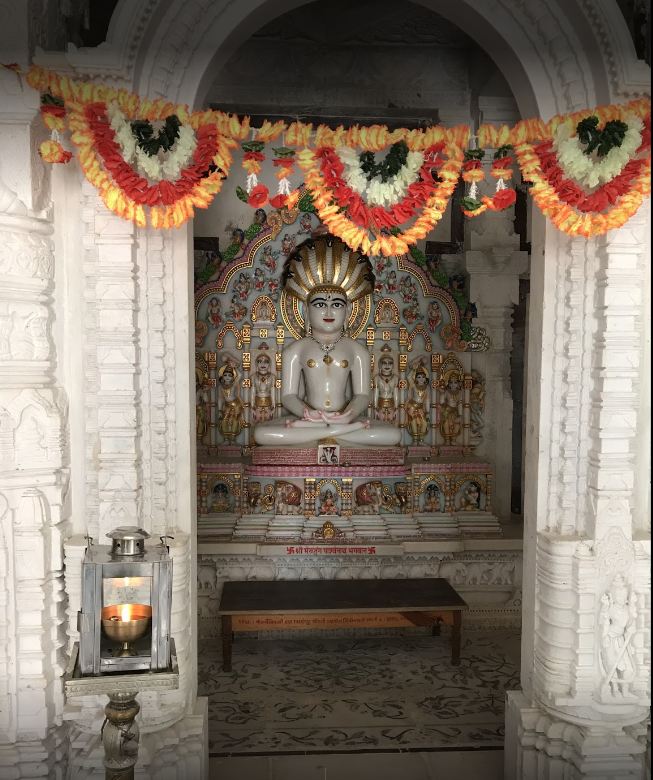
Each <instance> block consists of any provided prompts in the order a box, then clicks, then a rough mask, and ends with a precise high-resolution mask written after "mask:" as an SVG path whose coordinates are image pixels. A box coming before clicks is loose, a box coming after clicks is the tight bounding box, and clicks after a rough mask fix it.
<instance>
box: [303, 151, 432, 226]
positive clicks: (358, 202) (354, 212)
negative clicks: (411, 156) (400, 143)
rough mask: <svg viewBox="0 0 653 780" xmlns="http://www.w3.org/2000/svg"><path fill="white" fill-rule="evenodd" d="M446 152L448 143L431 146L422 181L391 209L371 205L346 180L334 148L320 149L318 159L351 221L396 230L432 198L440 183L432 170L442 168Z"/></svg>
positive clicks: (411, 188) (337, 200)
mask: <svg viewBox="0 0 653 780" xmlns="http://www.w3.org/2000/svg"><path fill="white" fill-rule="evenodd" d="M443 149H444V144H443V143H440V144H435V145H434V146H430V147H429V148H428V149H426V150H425V152H424V163H423V165H422V167H421V168H420V171H419V179H418V180H417V181H414V182H413V183H412V184H410V185H409V186H408V190H407V194H406V195H405V196H404V197H403V198H402V199H401V200H400V201H399V203H396V204H395V205H394V206H392V207H391V208H389V209H386V208H385V207H383V206H368V204H367V203H366V202H365V201H364V200H363V198H362V197H361V196H360V195H359V194H358V193H357V192H354V190H353V189H352V188H351V187H350V186H349V185H348V184H347V183H346V182H345V180H344V179H343V178H342V174H343V173H344V170H345V166H344V164H343V163H342V161H341V160H340V157H339V156H338V153H337V152H336V150H335V149H334V148H333V147H332V146H323V147H321V148H319V149H316V151H315V156H316V157H319V158H320V159H321V160H322V163H321V171H322V175H323V176H324V180H325V182H326V184H327V185H328V186H329V188H330V189H331V190H332V192H333V195H334V198H335V200H336V203H337V204H338V206H339V207H340V208H342V209H346V211H347V214H348V215H349V218H350V219H351V220H352V221H353V222H355V223H356V224H357V225H359V226H360V227H364V228H369V227H370V226H372V227H376V228H378V229H379V230H380V229H381V228H389V229H390V228H393V227H398V226H399V225H402V224H403V223H405V222H407V221H408V220H409V219H411V218H412V217H413V216H415V212H416V211H417V210H418V209H420V208H421V207H422V206H423V205H424V204H425V203H426V201H427V200H428V199H429V197H430V196H431V195H432V193H433V190H434V187H435V185H436V183H437V182H436V180H435V179H434V177H433V174H432V170H433V169H434V168H439V167H440V165H442V160H441V159H440V158H439V156H438V154H439V152H441V151H442V150H443Z"/></svg>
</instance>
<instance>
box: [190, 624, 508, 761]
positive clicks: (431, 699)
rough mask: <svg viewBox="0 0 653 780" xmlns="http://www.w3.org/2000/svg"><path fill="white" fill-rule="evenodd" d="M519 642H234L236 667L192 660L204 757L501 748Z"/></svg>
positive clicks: (477, 637) (474, 638)
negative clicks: (205, 731)
mask: <svg viewBox="0 0 653 780" xmlns="http://www.w3.org/2000/svg"><path fill="white" fill-rule="evenodd" d="M518 663H519V635H518V633H516V632H514V631H513V632H510V631H501V632H499V631H497V632H482V633H481V632H470V631H468V632H466V633H465V635H464V637H463V646H462V656H461V663H460V666H457V667H454V666H451V664H450V647H449V640H448V638H447V637H431V636H425V635H413V636H410V637H407V636H404V637H401V636H392V637H361V638H339V639H320V638H310V639H309V638H305V639H301V640H295V639H271V640H268V639H266V640H254V639H250V638H246V639H238V640H237V641H236V642H235V644H234V656H233V671H232V672H229V673H226V672H223V671H222V669H221V657H220V653H219V649H217V648H216V644H215V643H212V644H211V645H206V646H202V647H201V648H200V653H199V695H200V696H208V697H209V721H210V724H209V753H210V754H211V755H212V756H228V755H234V756H235V755H250V756H251V755H253V754H259V755H261V754H263V755H272V754H296V753H302V754H311V753H342V752H350V751H351V752H362V751H364V752H366V751H370V752H378V751H388V750H390V751H406V750H421V751H424V750H438V749H449V750H451V749H474V748H476V749H478V748H481V749H487V748H494V747H500V746H502V745H503V719H504V710H503V708H504V693H505V691H506V690H512V689H515V688H517V687H518V686H519V670H518Z"/></svg>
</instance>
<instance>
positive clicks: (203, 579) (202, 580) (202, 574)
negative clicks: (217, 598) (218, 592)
mask: <svg viewBox="0 0 653 780" xmlns="http://www.w3.org/2000/svg"><path fill="white" fill-rule="evenodd" d="M215 582H216V578H215V569H214V568H213V567H212V566H200V567H199V568H198V570H197V589H198V590H214V589H215Z"/></svg>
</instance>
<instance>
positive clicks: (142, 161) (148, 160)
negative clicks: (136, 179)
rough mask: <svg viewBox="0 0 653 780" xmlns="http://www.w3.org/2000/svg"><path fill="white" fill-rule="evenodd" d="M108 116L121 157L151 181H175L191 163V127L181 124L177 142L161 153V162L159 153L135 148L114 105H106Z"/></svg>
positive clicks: (194, 142)
mask: <svg viewBox="0 0 653 780" xmlns="http://www.w3.org/2000/svg"><path fill="white" fill-rule="evenodd" d="M107 113H108V115H109V121H110V124H111V127H112V128H113V131H114V132H115V134H116V141H117V142H118V146H120V150H121V152H122V155H123V157H124V158H125V160H126V161H127V162H129V163H132V164H135V165H136V168H137V169H138V171H139V172H140V173H141V174H143V175H144V176H147V177H148V179H150V180H151V181H162V180H163V179H167V180H168V181H176V180H177V179H178V178H179V176H180V174H181V172H182V170H183V169H184V168H185V167H186V166H187V165H188V164H189V163H190V162H191V160H192V158H193V153H194V152H195V148H196V147H197V138H196V136H195V131H194V130H193V128H192V127H191V126H190V125H186V124H182V125H180V127H179V131H178V135H177V140H176V141H175V143H174V144H173V146H172V148H171V149H170V151H169V152H167V153H163V154H164V155H165V156H164V157H163V160H162V159H161V156H162V153H159V154H154V155H149V154H147V153H146V152H144V151H143V150H142V149H141V148H140V146H138V144H137V143H136V138H135V137H134V134H133V132H132V129H131V125H130V123H129V122H128V121H127V120H126V119H125V117H124V115H123V113H122V111H121V110H120V109H119V108H118V106H117V105H116V104H115V103H109V104H108V105H107Z"/></svg>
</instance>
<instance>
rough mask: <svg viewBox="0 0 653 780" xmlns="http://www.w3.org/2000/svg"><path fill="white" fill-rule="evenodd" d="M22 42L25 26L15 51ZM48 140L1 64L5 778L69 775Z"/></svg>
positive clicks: (62, 424) (1, 722)
mask: <svg viewBox="0 0 653 780" xmlns="http://www.w3.org/2000/svg"><path fill="white" fill-rule="evenodd" d="M25 13H27V12H25ZM14 21H16V20H14ZM19 39H20V28H18V30H17V32H16V39H15V40H14V41H13V43H14V45H15V46H16V45H17V46H20V40H19ZM0 41H2V34H1V33H0ZM24 43H25V47H26V45H27V44H26V42H24ZM23 54H24V52H23ZM21 56H22V55H21ZM41 137H42V130H41V126H40V119H39V117H38V95H36V94H35V93H34V92H33V91H32V90H31V89H29V87H27V86H26V85H25V83H24V82H23V81H22V80H21V79H20V78H19V77H18V76H17V75H16V74H15V73H13V72H10V71H7V70H4V69H0V149H2V155H1V156H0V702H1V703H0V775H1V776H2V777H3V778H4V777H6V778H18V777H44V778H46V777H47V778H62V777H63V774H64V772H65V759H66V756H65V753H66V750H65V733H64V731H63V729H62V728H61V717H62V711H63V693H62V684H61V674H62V672H63V668H64V665H65V657H64V648H63V646H62V645H63V642H62V638H61V624H62V623H63V621H64V617H65V615H64V606H65V594H64V582H63V538H64V537H65V535H66V532H67V528H68V521H67V518H68V512H69V508H68V504H67V500H66V497H67V490H68V468H67V461H68V447H67V433H66V420H67V404H66V399H65V396H64V394H63V392H62V391H61V389H60V388H59V387H58V386H57V381H56V378H55V372H56V355H55V348H54V342H53V337H52V332H51V331H52V325H53V321H54V303H53V292H54V256H53V244H52V231H53V227H52V223H51V221H50V220H49V219H48V218H47V217H46V216H44V215H45V214H46V212H45V211H44V209H45V208H46V207H47V206H48V205H49V198H50V187H49V175H48V174H47V173H46V171H45V169H44V167H43V165H42V163H41V161H40V158H39V157H38V154H37V151H36V150H37V147H38V143H39V142H40V140H41Z"/></svg>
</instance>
